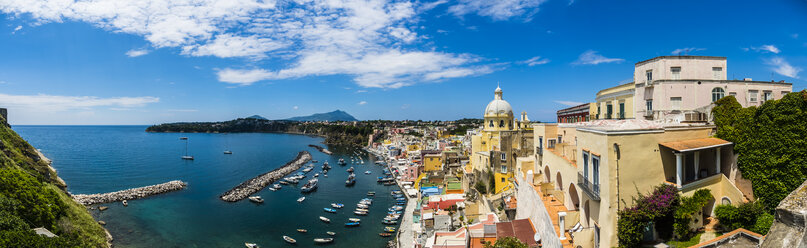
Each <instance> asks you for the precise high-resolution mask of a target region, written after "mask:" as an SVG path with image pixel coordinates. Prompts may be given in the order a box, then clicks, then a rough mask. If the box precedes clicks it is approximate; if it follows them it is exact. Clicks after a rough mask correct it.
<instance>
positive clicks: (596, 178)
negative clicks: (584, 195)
mask: <svg viewBox="0 0 807 248" xmlns="http://www.w3.org/2000/svg"><path fill="white" fill-rule="evenodd" d="M591 173H592V174H591V178H592V179H591V182H592V183H594V184H595V185H597V184H600V157H599V156H591Z"/></svg>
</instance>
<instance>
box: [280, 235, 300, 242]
mask: <svg viewBox="0 0 807 248" xmlns="http://www.w3.org/2000/svg"><path fill="white" fill-rule="evenodd" d="M283 240H285V241H286V242H288V243H289V244H296V243H297V240H296V239H293V238H291V237H289V236H283Z"/></svg>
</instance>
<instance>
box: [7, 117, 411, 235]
mask: <svg viewBox="0 0 807 248" xmlns="http://www.w3.org/2000/svg"><path fill="white" fill-rule="evenodd" d="M145 128H146V126H14V127H13V129H14V130H15V131H17V132H18V133H19V134H20V135H21V136H22V137H23V138H25V139H26V140H27V141H28V142H29V143H31V145H33V146H35V147H36V148H38V149H40V150H41V151H42V152H43V153H44V154H45V155H46V156H47V157H49V158H50V159H52V160H53V166H54V167H55V168H56V170H57V171H58V172H59V176H61V177H62V178H63V179H64V180H65V181H66V182H67V184H68V191H69V192H71V193H74V194H88V193H103V192H111V191H117V190H122V189H127V188H132V187H141V186H146V185H151V184H157V183H162V182H166V181H170V180H177V179H179V180H183V181H185V182H188V187H187V188H186V189H184V190H181V191H178V192H172V193H167V194H163V195H158V196H153V197H149V198H145V199H140V200H132V201H129V206H128V207H123V206H122V205H121V204H120V203H110V204H102V205H103V206H109V209H108V210H106V211H103V212H99V211H98V210H93V211H91V212H92V213H93V215H94V216H95V217H96V219H97V220H103V221H105V222H106V223H107V225H106V228H107V229H109V231H110V232H111V233H112V236H113V237H114V238H115V241H114V244H115V246H116V247H244V245H243V244H244V242H254V243H258V244H259V245H261V246H262V247H286V246H291V245H288V244H286V243H285V242H283V240H282V238H281V236H283V235H289V236H291V237H293V238H295V239H297V241H298V244H297V245H296V246H298V247H311V246H315V243H314V242H313V239H314V238H318V237H323V238H325V237H328V235H327V234H325V232H326V231H334V232H336V233H337V234H336V237H335V241H334V243H332V244H328V245H324V246H329V247H383V246H384V244H385V243H386V240H388V238H381V237H379V236H378V233H379V232H381V231H382V229H383V227H384V225H383V224H382V223H381V221H382V219H383V217H384V215H385V213H386V209H387V208H388V207H390V206H391V205H392V204H393V203H394V199H393V198H392V196H390V194H389V192H390V191H391V190H394V189H397V187H394V186H393V187H387V186H382V185H380V184H377V183H376V180H375V179H376V177H378V176H380V175H381V173H382V170H383V168H382V167H379V166H376V165H374V163H373V160H372V159H373V158H368V157H367V156H366V155H364V159H365V164H364V165H359V164H350V163H348V166H345V167H342V166H339V165H338V164H337V161H338V160H339V158H345V159H346V160H347V161H348V162H350V155H351V154H353V152H354V150H348V149H346V148H340V147H329V149H330V150H331V151H333V152H334V154H333V155H331V156H328V155H326V154H323V153H321V152H319V151H317V150H316V149H314V148H310V147H308V145H309V144H319V143H320V142H322V141H323V139H322V138H319V137H309V136H301V135H288V134H264V133H248V134H202V133H184V134H180V133H146V132H145V131H144V130H145ZM179 137H189V140H190V143H189V153H190V155H193V156H194V157H195V158H196V159H195V160H194V161H184V160H181V159H180V156H181V155H182V154H183V153H184V150H185V145H184V142H183V141H180V140H179ZM224 150H231V151H232V152H233V154H232V155H225V154H223V151H224ZM301 150H306V151H309V152H310V153H311V154H312V155H313V157H314V159H315V160H319V163H317V165H318V166H317V167H316V169H315V170H314V171H312V172H311V173H309V174H308V177H306V179H305V180H307V179H310V178H311V177H312V176H313V174H314V173H315V172H318V171H319V169H320V168H321V167H320V166H321V165H322V162H324V161H329V163H330V164H331V166H332V167H333V169H332V170H331V171H330V172H329V173H328V177H323V176H320V177H319V178H320V180H319V181H320V182H319V189H318V190H317V191H315V192H314V193H311V194H307V195H306V200H305V201H304V202H303V203H297V202H296V199H297V198H299V197H300V196H301V193H300V190H299V187H301V186H302V183H301V184H300V185H299V186H284V187H283V189H281V190H279V191H277V192H272V191H269V190H268V189H265V190H263V191H260V192H258V193H257V194H256V195H260V196H262V197H263V198H264V200H265V203H264V204H261V205H257V204H253V203H251V202H249V201H248V200H243V201H240V202H237V203H227V202H224V201H221V200H219V199H218V196H219V195H220V194H222V193H224V192H225V191H227V190H229V189H230V188H232V187H234V186H236V185H238V184H239V183H241V182H242V181H244V180H247V179H249V178H252V177H254V176H256V175H259V174H261V173H264V172H267V171H270V170H272V169H274V168H276V167H278V166H281V165H283V164H285V163H286V162H288V161H290V160H291V159H293V158H294V157H295V156H296V155H297V152H299V151H301ZM350 166H354V167H355V168H356V177H357V179H358V180H357V183H356V185H355V186H354V187H350V188H348V187H345V186H344V182H345V179H346V178H347V175H348V173H347V172H346V171H345V170H346V169H347V168H349V167H350ZM367 170H370V171H372V174H370V175H365V174H364V171H367ZM367 191H376V192H377V194H376V196H375V201H374V203H373V205H372V206H371V207H370V215H367V216H355V215H354V214H353V213H352V210H353V209H354V208H355V205H356V203H358V201H359V200H360V199H362V198H364V197H366V193H367ZM331 202H340V203H343V204H345V208H343V209H340V210H339V211H338V213H336V214H332V213H326V212H324V211H323V210H322V209H323V208H324V207H330V203H331ZM319 216H325V217H328V218H330V219H331V224H326V223H323V222H322V221H320V220H319V218H318V217H319ZM354 217H355V218H361V219H362V224H361V226H360V227H355V228H347V227H344V223H345V222H347V219H348V218H354ZM298 228H304V229H308V233H307V234H301V233H297V232H296V229H298Z"/></svg>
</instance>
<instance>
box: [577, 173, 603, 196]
mask: <svg viewBox="0 0 807 248" xmlns="http://www.w3.org/2000/svg"><path fill="white" fill-rule="evenodd" d="M577 187H580V188H582V189H583V191H585V192H586V194H588V196H589V197H591V199H592V200H595V201H599V200H600V184H595V183H592V182H591V181H589V180H588V178H586V177H585V176H583V173H582V172H577Z"/></svg>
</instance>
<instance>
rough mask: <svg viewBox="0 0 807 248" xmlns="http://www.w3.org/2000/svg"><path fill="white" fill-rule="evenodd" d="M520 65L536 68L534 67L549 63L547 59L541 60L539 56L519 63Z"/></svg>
mask: <svg viewBox="0 0 807 248" xmlns="http://www.w3.org/2000/svg"><path fill="white" fill-rule="evenodd" d="M521 63H522V64H527V65H529V66H536V65H543V64H546V63H549V59H547V58H543V59H542V58H541V56H535V57H532V58H530V59H528V60H525V61H521Z"/></svg>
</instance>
